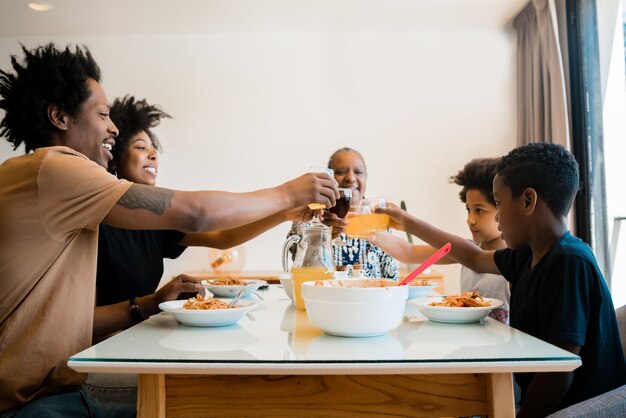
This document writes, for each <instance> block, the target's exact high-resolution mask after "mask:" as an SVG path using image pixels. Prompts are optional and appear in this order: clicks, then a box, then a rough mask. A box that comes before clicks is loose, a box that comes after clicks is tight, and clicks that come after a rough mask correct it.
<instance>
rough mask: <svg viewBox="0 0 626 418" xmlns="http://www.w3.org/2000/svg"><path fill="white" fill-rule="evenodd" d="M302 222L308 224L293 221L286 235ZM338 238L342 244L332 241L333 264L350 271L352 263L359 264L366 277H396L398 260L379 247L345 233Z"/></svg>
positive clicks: (293, 249)
mask: <svg viewBox="0 0 626 418" xmlns="http://www.w3.org/2000/svg"><path fill="white" fill-rule="evenodd" d="M302 224H308V222H296V223H293V224H292V226H291V230H290V231H289V235H288V236H291V235H294V234H296V230H297V227H298V226H300V225H302ZM339 240H340V241H341V243H342V244H344V245H338V244H336V243H335V241H333V261H334V263H335V266H350V267H349V269H350V271H351V269H352V265H354V264H361V266H362V270H363V276H364V277H366V278H377V277H382V278H386V279H398V276H399V263H398V260H396V259H395V258H393V257H392V256H390V255H389V254H387V253H386V252H384V251H383V250H382V249H381V248H379V247H377V246H376V245H374V244H372V243H371V242H369V241H367V240H364V239H361V238H348V236H347V235H346V234H341V235H340V236H339ZM291 251H292V255H293V256H295V248H293V247H292V250H291Z"/></svg>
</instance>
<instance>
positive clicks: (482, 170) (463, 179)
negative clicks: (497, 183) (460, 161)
mask: <svg viewBox="0 0 626 418" xmlns="http://www.w3.org/2000/svg"><path fill="white" fill-rule="evenodd" d="M499 162H500V158H476V159H474V160H472V161H470V162H469V163H467V164H465V167H463V169H462V170H461V171H459V172H458V173H457V175H456V176H452V177H450V183H455V184H458V185H459V186H462V187H463V189H461V191H460V192H459V197H460V198H461V202H463V203H467V198H466V196H467V191H468V190H469V189H476V190H478V191H480V192H481V193H482V194H483V195H485V197H486V198H487V200H488V201H489V203H491V204H492V205H493V206H495V205H496V201H495V199H494V198H493V178H494V177H495V176H496V167H497V165H498V163H499Z"/></svg>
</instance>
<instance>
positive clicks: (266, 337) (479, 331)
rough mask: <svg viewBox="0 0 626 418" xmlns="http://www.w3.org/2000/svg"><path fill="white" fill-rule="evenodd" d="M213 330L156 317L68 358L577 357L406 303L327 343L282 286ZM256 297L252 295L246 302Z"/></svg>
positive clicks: (397, 361) (499, 364)
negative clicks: (377, 329)
mask: <svg viewBox="0 0 626 418" xmlns="http://www.w3.org/2000/svg"><path fill="white" fill-rule="evenodd" d="M258 294H259V295H260V296H261V297H262V298H263V300H260V299H259V300H258V302H259V307H258V309H256V310H254V311H251V312H250V313H248V315H247V316H245V317H244V318H243V319H241V320H240V321H239V322H238V323H237V324H235V325H232V326H228V327H219V328H195V327H187V326H184V325H180V324H178V323H177V322H176V320H175V319H174V318H173V317H172V316H171V315H169V314H166V313H161V314H159V315H155V316H153V317H151V318H150V319H148V320H146V321H144V322H142V323H141V324H138V325H136V326H134V327H132V328H130V329H128V330H126V331H124V332H122V333H119V334H117V335H115V336H113V337H111V338H109V339H107V340H105V341H103V342H101V343H99V344H97V345H95V346H93V347H90V348H88V349H86V350H84V351H82V352H80V353H78V354H76V355H74V356H72V357H70V359H69V366H70V367H72V368H73V369H75V370H78V371H81V372H108V373H158V374H161V373H174V374H176V373H179V374H180V373H183V374H309V375H310V374H403V373H408V374H416V373H417V374H421V373H429V374H433V373H501V372H523V371H535V372H539V371H544V372H548V371H569V370H573V369H575V368H576V367H578V366H580V364H581V362H580V358H579V357H578V356H576V355H574V354H572V353H570V352H568V351H565V350H562V349H560V348H558V347H555V346H553V345H551V344H548V343H546V342H544V341H541V340H539V339H537V338H534V337H531V336H530V335H527V334H524V333H523V332H520V331H518V330H516V329H513V328H510V327H508V326H506V325H504V324H501V323H499V322H497V321H495V320H493V319H491V318H486V319H484V320H483V321H482V322H480V323H474V324H442V323H436V322H431V321H428V320H426V318H424V317H423V316H421V315H420V314H419V311H417V309H416V308H414V307H412V305H410V304H407V308H406V312H405V320H404V322H403V323H402V325H401V326H400V327H398V328H397V329H395V330H393V331H391V332H389V333H387V334H385V335H383V336H380V337H372V338H344V337H334V336H330V335H327V334H324V332H323V331H322V330H320V329H318V328H315V327H314V326H312V325H311V324H310V323H309V321H308V319H307V317H306V312H305V311H299V310H297V309H295V307H294V306H293V305H292V304H291V301H290V300H289V298H288V297H287V296H286V295H285V293H284V291H283V289H282V288H281V287H280V286H278V285H272V286H270V289H269V290H268V291H260V292H258ZM253 297H254V298H255V299H258V298H257V297H256V296H253Z"/></svg>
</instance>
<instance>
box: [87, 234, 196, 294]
mask: <svg viewBox="0 0 626 418" xmlns="http://www.w3.org/2000/svg"><path fill="white" fill-rule="evenodd" d="M184 236H185V234H184V233H182V232H179V231H133V230H128V229H118V228H114V227H111V226H108V225H100V235H99V238H98V271H97V276H96V305H97V306H102V305H110V304H113V303H118V302H121V301H125V300H130V299H131V298H133V297H136V296H145V295H149V294H151V293H154V291H155V290H156V288H157V287H158V285H159V282H160V280H161V276H162V275H163V258H176V257H178V256H179V255H181V254H182V252H183V251H185V249H186V248H187V247H184V246H180V245H178V243H179V242H180V240H181V239H183V237H184Z"/></svg>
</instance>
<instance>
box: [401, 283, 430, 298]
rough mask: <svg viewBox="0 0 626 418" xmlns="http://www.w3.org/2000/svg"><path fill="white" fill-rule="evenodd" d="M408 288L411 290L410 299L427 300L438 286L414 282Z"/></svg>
mask: <svg viewBox="0 0 626 418" xmlns="http://www.w3.org/2000/svg"><path fill="white" fill-rule="evenodd" d="M407 286H408V288H409V299H419V298H425V297H426V296H428V294H429V293H430V291H431V290H432V289H434V288H435V287H437V285H436V284H430V283H429V282H426V281H423V280H413V281H412V282H411V283H409V284H408V285H407Z"/></svg>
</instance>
